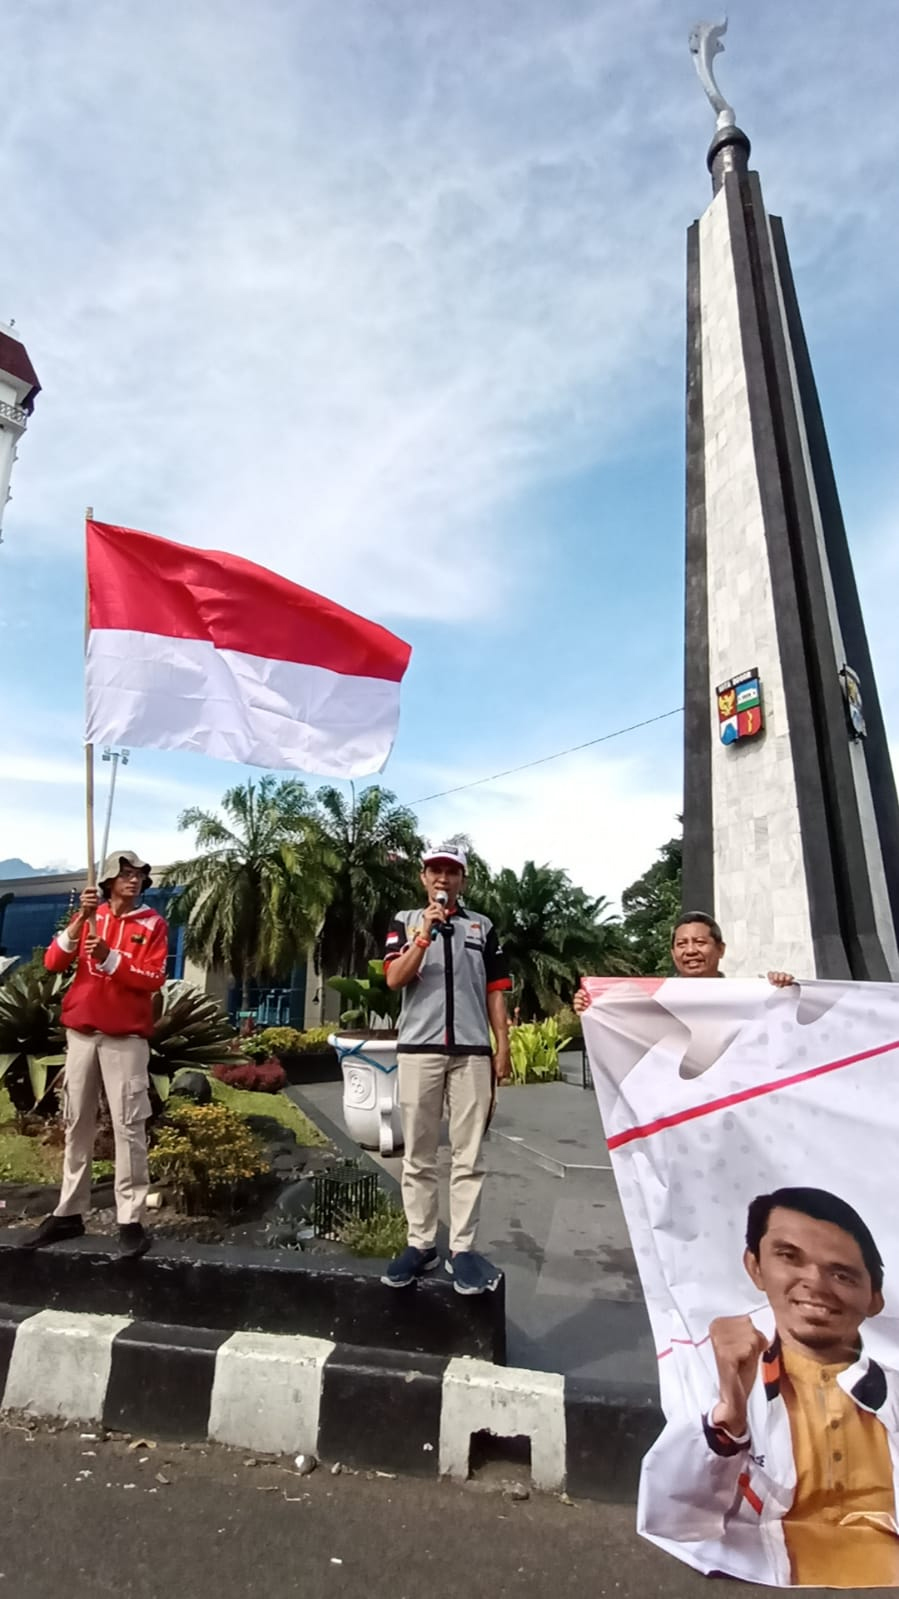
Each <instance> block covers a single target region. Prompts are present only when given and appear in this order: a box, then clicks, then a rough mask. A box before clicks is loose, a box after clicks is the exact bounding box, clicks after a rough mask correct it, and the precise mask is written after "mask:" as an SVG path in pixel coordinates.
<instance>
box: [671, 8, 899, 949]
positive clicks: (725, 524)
mask: <svg viewBox="0 0 899 1599" xmlns="http://www.w3.org/2000/svg"><path fill="white" fill-rule="evenodd" d="M725 28H726V24H718V25H714V24H711V23H701V24H699V26H698V27H697V28H696V29H695V30H694V32H693V34H692V35H691V38H690V48H691V50H692V51H693V54H694V57H695V59H696V66H697V70H698V72H699V75H700V78H701V80H702V83H703V86H704V88H705V90H706V93H707V94H708V96H709V99H710V101H711V103H712V105H713V108H714V110H715V112H716V114H717V124H716V131H715V135H714V138H713V139H712V143H711V145H710V147H709V152H708V166H709V170H710V172H711V176H712V189H713V195H714V198H713V200H712V203H711V205H710V206H709V208H708V210H707V211H706V212H705V214H704V216H702V217H701V218H700V220H699V221H698V222H694V224H693V225H692V227H691V228H690V229H689V233H688V243H687V540H686V542H687V570H686V641H685V734H684V908H685V909H686V910H712V911H713V912H714V914H715V915H716V916H717V917H718V919H719V921H720V922H721V924H722V927H723V928H724V931H725V937H726V939H727V942H728V954H727V960H726V968H727V971H728V973H729V974H731V975H734V976H758V975H760V974H762V973H764V972H765V971H766V970H767V969H768V968H769V967H772V966H773V967H778V968H781V969H786V970H790V971H793V972H795V973H796V974H797V976H817V977H830V978H846V977H852V978H857V979H866V980H869V981H874V980H882V981H886V980H888V979H890V978H892V979H893V980H899V952H897V927H899V803H897V797H896V785H895V780H894V777H893V771H892V766H891V763H890V754H889V748H888V744H887V739H886V733H885V730H884V724H883V717H882V714H881V709H880V702H879V700H878V695H877V685H876V682H875V678H874V669H873V666H872V664H871V657H870V653H869V650H868V642H867V637H866V634H865V626H864V621H863V619H862V613H861V606H860V603H859V597H858V591H857V589H856V585H855V578H854V576H853V571H852V562H851V559H850V555H849V545H848V542H847V538H846V530H845V527H844V524H843V517H842V513H841V510H840V502H839V497H838V495H837V488H836V482H835V479H834V472H833V466H832V464H831V459H830V453H829V450H828V446H827V437H826V434H825V430H824V423H823V420H822V416H821V408H820V404H819V401H818V394H817V390H816V387H815V380H814V376H813V374H812V366H811V361H810V359H809V353H808V348H807V345H806V342H805V335H804V333H803V328H802V321H801V318H800V315H799V305H798V301H797V297H796V289H795V286H794V283H793V276H792V272H791V270H790V263H789V258H788V255H787V247H786V242H785V238H784V230H783V225H782V223H781V221H780V219H779V218H777V217H771V216H769V215H768V214H767V212H766V211H765V207H764V203H763V200H762V190H761V185H760V182H759V178H758V174H757V173H756V172H751V171H749V153H750V145H749V140H748V138H747V136H746V134H745V133H743V132H742V130H741V129H740V128H738V127H737V125H736V119H735V116H734V112H733V110H732V108H731V107H730V106H729V105H728V103H727V102H726V100H725V99H724V97H723V95H722V94H721V92H720V90H719V88H718V85H717V83H716V82H715V77H714V73H713V61H714V57H715V55H716V54H717V53H718V51H720V50H721V49H722V48H723V45H722V43H721V36H722V34H723V33H724V31H725Z"/></svg>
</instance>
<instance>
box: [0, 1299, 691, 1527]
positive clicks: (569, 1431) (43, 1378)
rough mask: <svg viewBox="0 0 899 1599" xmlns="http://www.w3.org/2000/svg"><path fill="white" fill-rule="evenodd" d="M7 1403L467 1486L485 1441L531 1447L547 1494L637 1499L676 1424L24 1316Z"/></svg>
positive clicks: (579, 1401) (524, 1390) (374, 1353)
mask: <svg viewBox="0 0 899 1599" xmlns="http://www.w3.org/2000/svg"><path fill="white" fill-rule="evenodd" d="M0 1392H2V1395H3V1398H2V1405H0V1409H2V1410H4V1411H17V1412H25V1413H26V1414H29V1415H33V1416H46V1417H54V1418H59V1419H62V1420H65V1421H80V1422H92V1423H95V1424H99V1425H102V1426H105V1427H108V1428H110V1429H111V1430H115V1431H122V1432H131V1433H136V1434H142V1435H145V1436H153V1437H164V1438H170V1439H176V1440H178V1441H183V1442H191V1441H194V1440H209V1441H212V1442H215V1443H222V1444H230V1445H232V1446H235V1447H237V1448H241V1449H248V1450H252V1451H253V1452H255V1453H259V1454H290V1455H295V1454H314V1455H317V1456H318V1457H319V1458H320V1459H322V1460H325V1461H338V1460H339V1461H341V1462H342V1463H343V1464H345V1465H347V1466H351V1467H354V1468H360V1469H367V1470H378V1471H391V1472H397V1473H401V1474H413V1475H423V1476H438V1475H441V1476H447V1477H454V1478H459V1479H465V1478H466V1477H467V1476H468V1475H469V1459H470V1454H471V1443H472V1438H473V1437H475V1435H477V1434H479V1433H491V1434H493V1435H494V1436H496V1437H498V1438H502V1439H513V1438H514V1439H516V1440H521V1439H522V1438H524V1439H526V1440H527V1441H528V1442H529V1445H530V1457H531V1482H532V1484H533V1486H534V1487H535V1488H539V1489H543V1490H545V1491H548V1492H556V1493H560V1492H562V1491H563V1490H567V1492H568V1493H569V1494H572V1495H580V1496H585V1497H591V1498H607V1499H616V1500H622V1499H627V1498H630V1497H632V1495H633V1493H634V1491H635V1487H636V1481H637V1472H638V1468H639V1462H640V1458H641V1456H642V1454H643V1453H644V1451H645V1449H646V1448H647V1447H648V1446H649V1444H650V1443H651V1442H652V1439H653V1438H654V1437H655V1436H656V1434H657V1433H658V1431H659V1427H660V1425H661V1417H660V1415H659V1413H658V1410H657V1407H656V1404H655V1402H654V1401H653V1399H652V1397H651V1395H650V1394H649V1393H648V1392H647V1390H646V1389H645V1388H643V1387H636V1386H635V1387H634V1389H630V1388H628V1387H627V1386H623V1387H621V1388H619V1389H616V1390H614V1391H610V1390H608V1389H598V1388H596V1387H593V1386H592V1385H589V1384H586V1383H584V1382H578V1381H577V1380H573V1379H566V1378H564V1377H561V1376H559V1375H557V1374H556V1373H553V1372H540V1371H520V1370H515V1369H513V1368H511V1367H507V1366H494V1365H492V1364H490V1363H489V1362H488V1361H481V1360H472V1359H467V1358H462V1359H447V1358H444V1357H442V1356H433V1355H416V1354H406V1353H404V1352H398V1351H387V1350H371V1349H361V1348H357V1347H355V1346H353V1345H349V1344H334V1343H331V1342H329V1341H328V1340H327V1339H323V1338H307V1337H302V1336H298V1335H296V1336H295V1335H282V1334H276V1333H256V1332H236V1333H228V1332H227V1331H212V1330H207V1329H203V1328H189V1327H165V1326H160V1325H159V1324H156V1323H152V1322H140V1321H132V1320H130V1319H129V1318H128V1317H125V1316H98V1315H87V1314H75V1313H70V1312H68V1311H58V1310H39V1311H30V1310H28V1309H25V1308H23V1307H21V1306H11V1305H9V1306H0Z"/></svg>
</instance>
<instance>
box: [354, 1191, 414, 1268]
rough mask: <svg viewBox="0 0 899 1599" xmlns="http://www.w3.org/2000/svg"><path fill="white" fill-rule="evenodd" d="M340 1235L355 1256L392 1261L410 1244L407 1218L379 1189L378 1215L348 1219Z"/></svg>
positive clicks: (376, 1212) (376, 1213)
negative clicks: (361, 1218)
mask: <svg viewBox="0 0 899 1599" xmlns="http://www.w3.org/2000/svg"><path fill="white" fill-rule="evenodd" d="M337 1236H338V1238H339V1239H340V1242H341V1243H342V1244H345V1245H346V1247H347V1249H349V1250H350V1252H351V1253H352V1254H354V1255H367V1256H373V1257H374V1258H375V1259H376V1260H391V1259H392V1258H393V1256H394V1255H398V1254H399V1253H400V1251H401V1250H403V1249H405V1247H406V1243H407V1241H408V1231H407V1228H406V1218H405V1216H404V1215H403V1212H402V1211H401V1210H400V1208H399V1206H397V1205H395V1204H394V1202H393V1200H392V1199H388V1197H387V1195H386V1194H385V1193H384V1192H383V1190H382V1189H379V1190H378V1202H377V1206H376V1208H375V1213H374V1215H373V1216H369V1218H368V1220H367V1221H359V1220H358V1219H356V1218H354V1219H353V1220H351V1221H346V1222H344V1223H343V1225H342V1226H341V1228H340V1231H339V1233H338V1235H337Z"/></svg>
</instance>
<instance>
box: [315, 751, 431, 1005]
mask: <svg viewBox="0 0 899 1599" xmlns="http://www.w3.org/2000/svg"><path fill="white" fill-rule="evenodd" d="M351 790H352V793H351V798H350V801H349V802H347V799H346V797H345V796H344V795H343V794H342V793H341V792H340V790H339V789H336V788H329V787H326V788H320V789H319V790H318V793H317V794H316V806H317V819H318V825H319V828H320V830H321V837H322V844H323V850H324V854H325V856H326V858H327V860H328V863H329V865H328V871H329V877H330V895H329V903H328V907H327V909H326V911H325V917H324V923H323V925H322V929H321V932H320V934H319V939H318V949H317V954H318V960H319V964H320V966H321V969H322V970H323V971H324V973H325V974H326V976H328V977H335V976H339V977H354V976H357V975H358V974H359V973H361V972H364V971H365V969H366V965H367V962H368V961H369V960H370V959H371V958H372V957H373V956H378V955H381V954H383V951H384V940H385V938H386V936H387V930H388V927H389V925H390V920H391V918H392V917H393V916H394V915H395V914H396V912H397V911H398V910H400V909H402V908H403V907H405V906H408V905H414V904H415V903H416V901H417V899H418V898H419V897H420V894H421V885H420V883H419V872H420V869H421V868H420V862H421V855H422V850H423V847H424V846H423V842H422V839H421V837H420V835H419V832H418V824H417V822H416V819H415V816H414V815H413V813H412V811H410V810H407V809H406V807H405V806H404V805H400V804H398V802H397V799H396V795H395V794H391V793H390V791H389V790H388V789H385V788H381V786H380V785H379V784H378V783H373V784H372V785H371V786H370V787H369V788H366V789H363V791H362V793H361V794H360V795H358V797H357V795H356V790H355V787H354V786H353V785H351Z"/></svg>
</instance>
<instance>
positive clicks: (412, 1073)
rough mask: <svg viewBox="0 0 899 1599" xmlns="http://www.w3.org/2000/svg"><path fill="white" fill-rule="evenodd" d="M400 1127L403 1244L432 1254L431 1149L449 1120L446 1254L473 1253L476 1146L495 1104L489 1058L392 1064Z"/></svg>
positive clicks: (405, 1058) (427, 1058)
mask: <svg viewBox="0 0 899 1599" xmlns="http://www.w3.org/2000/svg"><path fill="white" fill-rule="evenodd" d="M397 1069H398V1072H399V1097H400V1113H401V1115H402V1120H403V1141H404V1144H405V1151H404V1155H403V1209H404V1210H405V1212H406V1221H407V1223H408V1227H409V1242H410V1244H414V1246H415V1248H416V1249H431V1248H433V1245H434V1242H435V1240H436V1238H437V1221H438V1204H439V1199H438V1192H437V1142H438V1139H439V1137H440V1123H441V1121H442V1119H443V1104H444V1099H446V1104H447V1109H448V1112H449V1134H450V1146H451V1148H452V1166H451V1170H450V1248H451V1250H452V1252H453V1254H458V1253H459V1252H460V1251H462V1250H469V1249H473V1248H474V1241H475V1234H476V1232H477V1225H478V1212H479V1210H480V1206H481V1189H482V1187H483V1186H484V1168H483V1166H482V1164H481V1144H482V1142H483V1138H484V1130H485V1128H486V1126H487V1118H488V1116H489V1115H490V1103H491V1099H492V1096H493V1065H492V1062H491V1060H490V1057H489V1055H404V1054H402V1053H400V1056H399V1062H398V1068H397Z"/></svg>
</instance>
